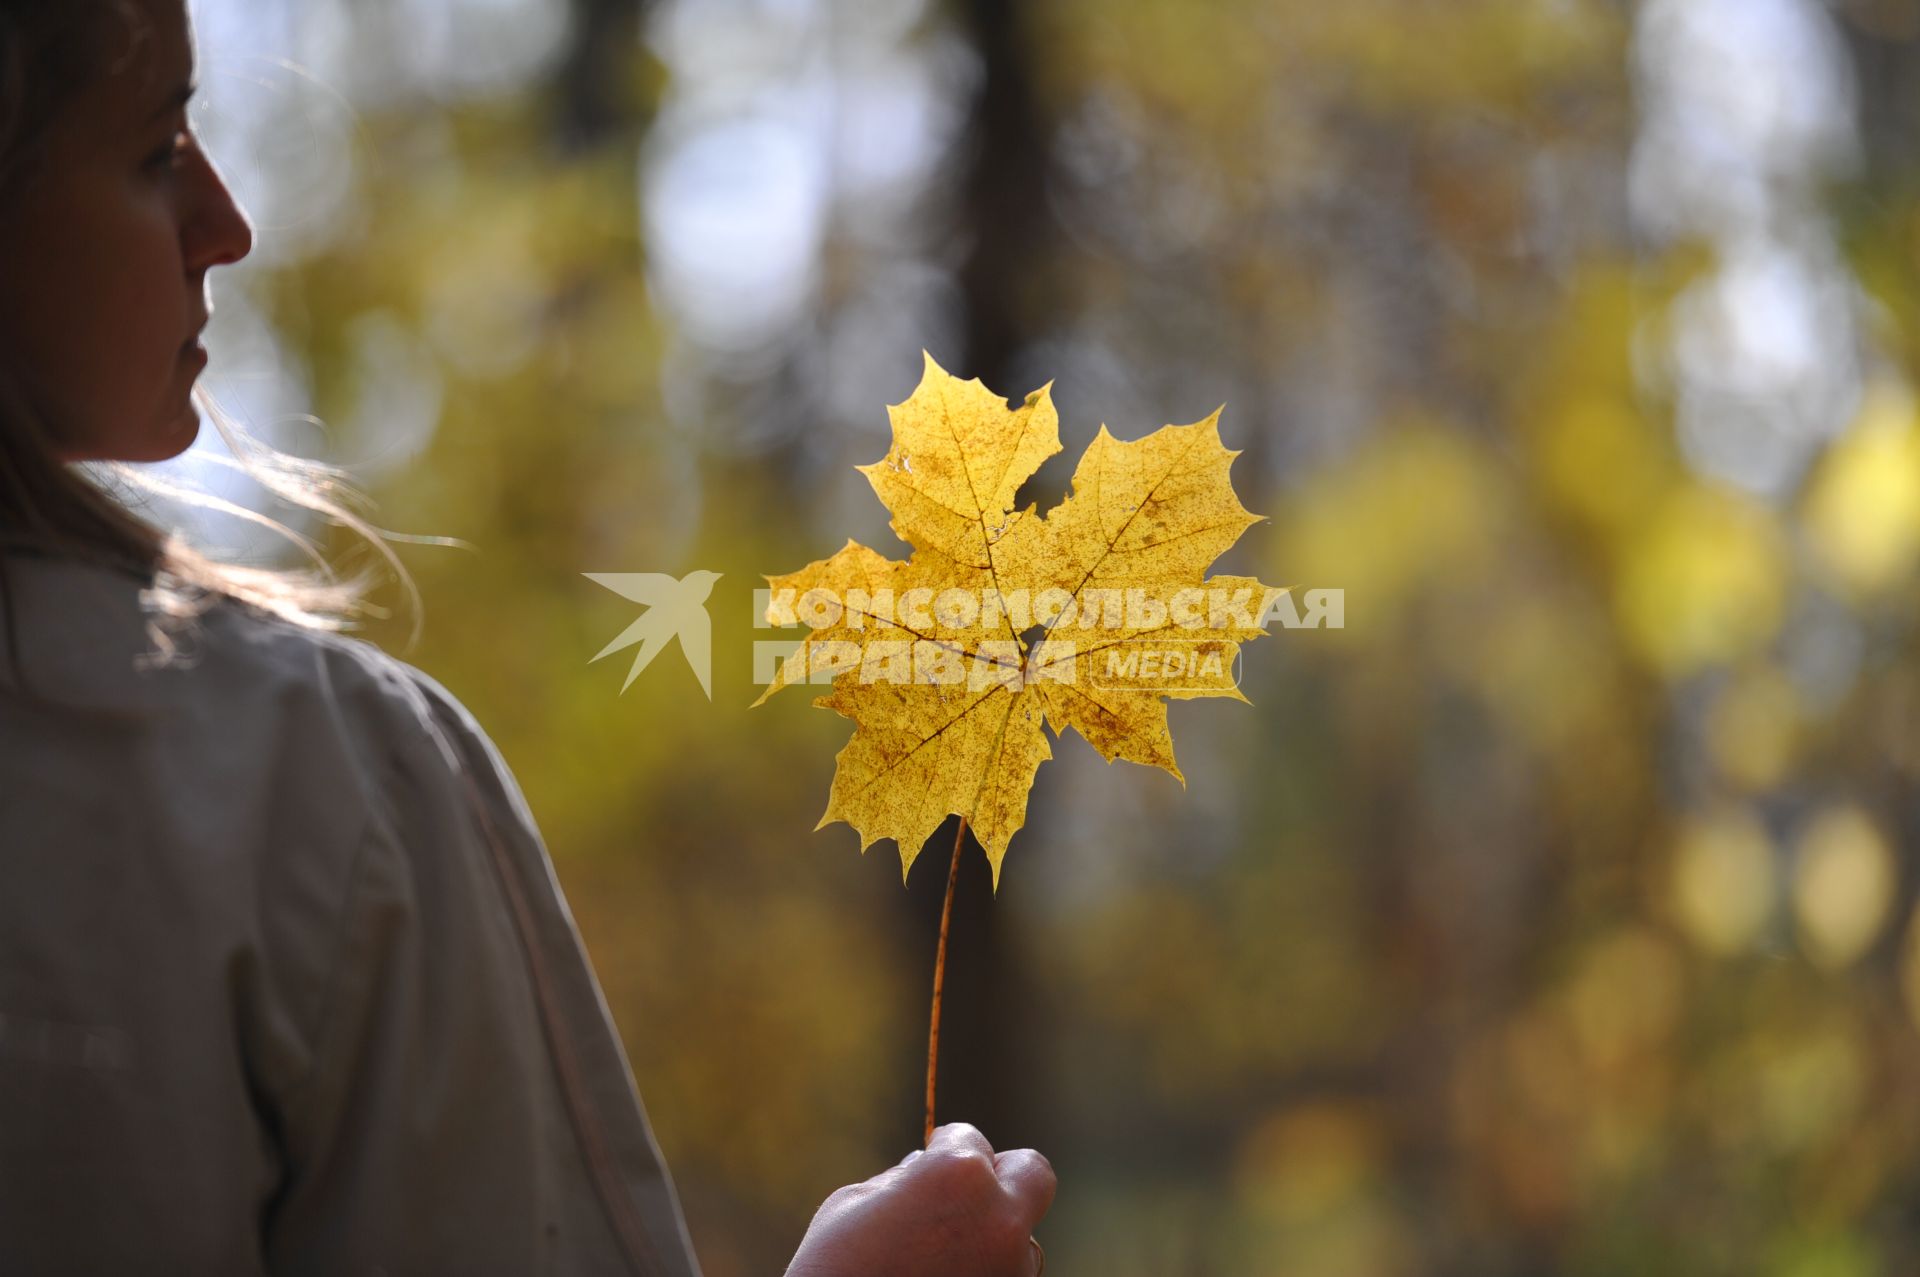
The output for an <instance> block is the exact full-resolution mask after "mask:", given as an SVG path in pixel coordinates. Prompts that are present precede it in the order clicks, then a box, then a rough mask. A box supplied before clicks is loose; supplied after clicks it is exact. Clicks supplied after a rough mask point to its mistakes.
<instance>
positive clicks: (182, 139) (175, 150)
mask: <svg viewBox="0 0 1920 1277" xmlns="http://www.w3.org/2000/svg"><path fill="white" fill-rule="evenodd" d="M191 140H192V139H191V138H190V137H189V136H188V135H187V133H186V131H185V130H184V129H183V130H181V131H180V132H178V133H175V134H174V135H173V136H172V137H171V138H169V139H168V140H167V144H166V145H165V146H163V147H161V148H160V149H159V150H157V151H155V152H154V153H153V154H152V155H149V156H148V157H147V165H148V167H150V168H162V167H165V166H168V165H171V164H172V163H173V162H174V161H175V160H177V159H179V158H180V154H181V152H183V151H185V150H186V149H187V143H188V142H189V141H191Z"/></svg>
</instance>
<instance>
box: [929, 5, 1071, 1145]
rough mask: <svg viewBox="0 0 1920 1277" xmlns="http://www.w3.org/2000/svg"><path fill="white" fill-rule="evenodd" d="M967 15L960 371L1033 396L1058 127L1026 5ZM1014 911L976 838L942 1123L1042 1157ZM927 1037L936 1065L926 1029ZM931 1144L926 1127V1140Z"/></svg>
mask: <svg viewBox="0 0 1920 1277" xmlns="http://www.w3.org/2000/svg"><path fill="white" fill-rule="evenodd" d="M958 13H959V17H960V18H961V21H962V23H963V25H964V27H965V30H966V32H967V34H968V35H969V36H970V38H971V39H972V41H973V45H974V49H975V52H976V54H977V55H978V57H979V59H980V69H981V80H980V90H979V94H978V96H977V97H976V98H975V100H974V103H973V107H972V117H971V120H970V123H969V128H968V131H967V136H966V140H965V143H964V145H965V147H966V150H965V152H964V154H963V156H962V157H961V164H962V171H963V173H964V175H965V176H964V178H963V185H962V187H961V190H960V192H959V219H958V222H957V224H956V225H955V226H954V228H953V231H954V234H955V235H956V236H957V238H958V239H959V242H960V244H961V246H962V247H963V249H964V257H963V258H962V262H961V266H960V270H959V279H960V287H961V295H962V304H963V307H964V312H965V313H964V319H963V329H962V341H963V351H962V354H961V358H960V360H959V361H958V363H957V366H954V367H952V368H950V371H952V372H953V373H954V374H955V375H956V376H959V377H963V378H969V377H978V378H980V380H981V381H982V382H983V383H984V384H985V385H987V386H988V387H990V388H991V389H993V390H994V391H996V392H999V393H1001V394H1005V395H1008V396H1011V397H1014V398H1022V397H1024V395H1025V394H1026V392H1027V391H1028V390H1030V389H1032V387H1030V386H1025V385H1016V384H1015V380H1016V378H1017V377H1019V376H1020V375H1021V373H1020V371H1019V367H1018V361H1019V357H1020V355H1021V353H1022V352H1023V351H1024V350H1025V349H1026V348H1027V346H1028V345H1029V344H1030V343H1031V342H1032V341H1033V340H1034V339H1035V338H1036V337H1038V336H1040V335H1041V334H1042V332H1043V331H1044V330H1045V328H1046V327H1047V325H1048V323H1049V321H1050V320H1051V319H1052V318H1053V317H1054V316H1053V315H1052V313H1051V312H1050V311H1049V309H1048V305H1047V300H1046V298H1047V293H1046V290H1045V287H1044V277H1043V271H1042V267H1043V266H1044V264H1045V263H1046V261H1047V260H1048V258H1049V255H1050V254H1049V247H1048V244H1049V240H1050V239H1051V237H1052V228H1053V224H1052V219H1051V218H1050V217H1049V215H1048V214H1047V211H1046V208H1047V205H1046V198H1045V181H1046V172H1047V139H1048V137H1049V136H1050V132H1051V130H1050V128H1049V122H1048V121H1047V120H1046V119H1045V118H1043V112H1042V110H1041V107H1040V105H1039V102H1038V100H1037V96H1036V94H1035V92H1034V85H1033V58H1032V50H1031V48H1030V47H1029V44H1028V41H1027V37H1026V32H1025V30H1024V28H1023V25H1022V23H1021V21H1020V14H1019V11H1018V9H1017V6H1016V5H1015V4H1014V3H1013V2H1012V0H967V2H966V3H964V4H962V5H961V6H960V8H959V11H958ZM1023 499H1024V498H1023ZM1044 775H1045V773H1044V772H1043V773H1042V776H1043V777H1044ZM1045 788H1046V782H1045V780H1044V779H1042V780H1041V782H1040V785H1039V788H1038V790H1036V795H1035V799H1034V801H1033V802H1032V803H1031V805H1030V806H1029V808H1028V812H1027V824H1026V827H1025V828H1024V829H1023V830H1022V831H1021V832H1020V834H1019V835H1018V837H1016V839H1015V840H1014V846H1013V848H1012V849H1011V850H1010V852H1009V854H1008V859H1007V866H1010V867H1008V868H1007V869H1006V872H1004V873H1003V874H1002V879H1001V885H1002V886H1003V887H1005V888H1006V889H1007V890H1008V891H1009V893H1018V892H1020V891H1021V890H1023V889H1024V887H1025V885H1026V883H1028V882H1030V881H1031V878H1029V877H1027V876H1025V875H1023V873H1022V870H1023V868H1026V867H1029V866H1030V865H1031V863H1032V860H1033V859H1034V858H1036V857H1038V856H1041V855H1044V854H1045V848H1046V844H1047V842H1048V840H1049V838H1050V837H1051V836H1052V834H1051V832H1050V831H1049V830H1048V829H1047V828H1046V827H1045V826H1046V823H1047V822H1046V821H1045V820H1044V819H1043V816H1042V813H1043V812H1044V811H1045V810H1046V807H1045V800H1044V797H1043V796H1042V791H1044V789H1045ZM956 824H957V821H954V820H948V821H947V822H946V823H945V824H944V825H943V826H942V827H941V829H940V831H939V832H937V833H936V834H935V835H934V836H933V838H931V839H930V840H929V841H928V843H927V846H926V849H925V850H924V851H923V852H922V853H921V856H920V860H919V861H916V862H915V867H914V872H913V874H912V875H911V880H910V882H909V883H908V890H909V893H910V895H911V897H912V900H913V906H912V908H911V909H910V910H909V911H908V912H907V914H906V916H907V917H908V918H910V920H911V925H912V927H913V935H912V937H911V939H910V943H911V944H913V945H914V946H916V951H917V953H918V954H919V955H921V956H920V957H918V958H916V961H917V962H918V963H919V965H920V967H921V969H922V970H923V971H924V972H925V976H926V985H925V987H926V988H927V989H928V990H929V991H931V988H932V972H933V946H934V943H935V939H936V937H937V936H938V935H939V929H940V909H941V904H942V902H943V900H944V898H945V895H946V886H947V869H948V865H949V864H950V863H951V857H952V851H953V834H954V826H955V825H956ZM921 861H926V862H931V863H928V864H922V863H921ZM1007 907H1008V905H1007V900H1006V898H1004V897H1002V898H999V899H996V898H995V897H994V895H993V888H992V875H991V872H990V870H989V867H988V864H987V859H986V856H985V855H984V854H983V853H982V852H981V850H980V848H979V845H978V844H977V843H976V842H975V840H974V837H973V834H972V832H971V831H969V832H968V834H967V847H966V849H965V851H964V852H963V854H962V858H961V866H960V880H959V882H958V884H957V885H956V888H955V893H954V904H953V920H952V928H951V931H950V933H949V935H948V939H947V971H946V987H945V993H944V997H943V1010H942V1014H941V1026H940V1046H941V1050H940V1056H941V1059H940V1073H939V1096H938V1100H937V1105H936V1110H937V1111H936V1120H937V1121H939V1122H942V1123H945V1122H951V1121H965V1122H971V1123H973V1124H974V1125H975V1126H978V1127H979V1128H980V1129H981V1130H982V1131H983V1132H984V1133H985V1134H986V1137H987V1138H988V1139H989V1140H991V1141H992V1142H993V1144H994V1147H995V1148H1010V1147H1019V1146H1029V1145H1030V1146H1042V1145H1044V1144H1045V1143H1046V1138H1045V1132H1044V1131H1043V1130H1042V1129H1041V1124H1040V1121H1039V1118H1038V1116H1037V1114H1036V1112H1035V1106H1034V1104H1033V1100H1034V1086H1035V1078H1036V1077H1037V1073H1038V1068H1037V1060H1038V1058H1039V1053H1038V1052H1037V1051H1034V1050H1033V1049H1031V1048H1030V1047H1029V1046H1027V1045H1026V1044H1027V1043H1030V1042H1032V1041H1033V1039H1034V1031H1035V1029H1036V1028H1037V1024H1036V1020H1037V1016H1036V1014H1035V1008H1034V1005H1033V999H1032V997H1031V995H1030V992H1029V989H1030V984H1029V976H1030V973H1029V967H1030V964H1031V963H1033V962H1036V961H1039V960H1040V959H1039V955H1037V954H1035V953H1029V952H1024V951H1023V950H1024V949H1025V947H1026V946H1023V945H1022V944H1020V942H1019V941H1020V938H1019V936H1018V935H1017V933H1016V932H1015V931H1014V929H1013V928H1012V926H1011V925H1010V916H1011V915H1009V914H1008V913H1007V912H1006V910H1007ZM919 1029H920V1032H921V1043H922V1047H921V1052H922V1058H924V1054H925V1036H924V1034H925V1029H926V1025H925V1023H924V1022H922V1023H921V1024H920V1026H919ZM919 1134H920V1132H919V1130H918V1128H917V1126H916V1129H915V1131H914V1137H915V1140H916V1142H917V1140H918V1136H919Z"/></svg>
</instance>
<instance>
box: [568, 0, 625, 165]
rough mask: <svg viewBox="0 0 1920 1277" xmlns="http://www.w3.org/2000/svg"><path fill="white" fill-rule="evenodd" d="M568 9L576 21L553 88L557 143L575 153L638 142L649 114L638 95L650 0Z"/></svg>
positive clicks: (585, 1)
mask: <svg viewBox="0 0 1920 1277" xmlns="http://www.w3.org/2000/svg"><path fill="white" fill-rule="evenodd" d="M568 7H569V9H570V10H571V12H572V15H573V17H572V22H571V25H570V28H569V35H568V38H567V48H566V53H565V55H564V56H563V57H562V58H561V60H560V63H559V66H558V68H557V70H556V71H555V74H554V85H553V89H554V104H553V112H554V114H553V131H554V140H555V142H556V144H557V145H558V146H559V148H560V150H561V151H562V152H563V153H569V154H572V153H578V152H580V151H585V150H590V149H593V148H595V147H598V146H600V145H603V144H605V143H608V142H614V141H633V142H637V141H638V140H639V137H640V134H641V133H643V132H644V131H645V126H646V117H647V115H648V114H649V112H648V110H647V108H646V104H645V103H644V102H643V100H642V97H641V95H640V93H639V92H637V85H638V81H639V78H640V77H639V76H638V74H637V72H638V70H639V67H640V65H641V59H642V57H643V53H642V46H641V43H640V35H641V31H642V29H643V24H644V22H645V19H646V11H647V9H648V3H647V0H569V6H568ZM636 158H637V157H636Z"/></svg>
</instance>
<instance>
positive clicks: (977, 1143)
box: [927, 1122, 993, 1161]
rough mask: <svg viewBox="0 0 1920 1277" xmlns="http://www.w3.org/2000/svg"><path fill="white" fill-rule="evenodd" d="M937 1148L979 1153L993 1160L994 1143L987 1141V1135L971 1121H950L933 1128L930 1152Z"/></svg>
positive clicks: (928, 1142) (928, 1143)
mask: <svg viewBox="0 0 1920 1277" xmlns="http://www.w3.org/2000/svg"><path fill="white" fill-rule="evenodd" d="M936 1150H950V1151H954V1152H968V1153H978V1154H980V1156H982V1157H984V1158H986V1159H987V1160H988V1161H992V1160H993V1145H991V1144H989V1143H987V1137H986V1136H984V1135H982V1134H981V1133H980V1129H979V1128H978V1127H976V1126H974V1125H973V1124H972V1123H971V1122H948V1123H947V1124H946V1125H945V1126H936V1127H934V1128H933V1138H932V1139H930V1140H928V1141H927V1151H928V1152H929V1153H932V1152H935V1151H936Z"/></svg>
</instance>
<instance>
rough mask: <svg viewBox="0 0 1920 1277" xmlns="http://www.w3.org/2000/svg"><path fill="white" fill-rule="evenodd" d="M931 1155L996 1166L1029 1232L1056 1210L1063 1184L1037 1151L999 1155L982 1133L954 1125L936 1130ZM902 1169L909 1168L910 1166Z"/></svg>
mask: <svg viewBox="0 0 1920 1277" xmlns="http://www.w3.org/2000/svg"><path fill="white" fill-rule="evenodd" d="M927 1152H928V1153H935V1152H965V1153H974V1154H978V1155H980V1156H982V1157H984V1158H985V1159H986V1160H987V1161H988V1162H989V1164H991V1165H992V1167H993V1173H994V1177H995V1178H996V1179H998V1180H999V1181H1000V1185H1001V1187H1002V1188H1003V1189H1004V1190H1005V1192H1006V1193H1007V1195H1008V1196H1009V1197H1011V1198H1012V1199H1013V1201H1014V1203H1015V1205H1016V1208H1017V1209H1018V1210H1019V1212H1020V1215H1021V1217H1022V1218H1023V1219H1024V1220H1026V1221H1027V1227H1028V1228H1029V1229H1031V1228H1032V1227H1033V1225H1035V1224H1037V1223H1039V1222H1040V1219H1041V1217H1042V1216H1044V1215H1045V1214H1046V1213H1047V1211H1048V1210H1049V1209H1050V1208H1051V1207H1052V1206H1053V1197H1054V1193H1055V1192H1056V1191H1057V1190H1058V1188H1059V1180H1058V1179H1057V1178H1056V1177H1055V1176H1054V1173H1053V1164H1052V1163H1051V1162H1049V1161H1047V1159H1046V1158H1045V1157H1043V1156H1041V1155H1040V1154H1039V1153H1037V1152H1035V1151H1034V1150H1033V1149H1030V1148H1016V1149H1009V1150H1008V1151H1007V1152H1004V1153H995V1152H994V1151H993V1145H991V1144H989V1143H988V1142H987V1137H986V1136H985V1135H982V1134H981V1133H980V1131H979V1128H977V1127H975V1126H973V1125H972V1124H971V1123H968V1122H950V1123H948V1124H947V1125H945V1126H941V1127H936V1128H935V1130H934V1132H933V1139H932V1140H931V1141H929V1143H928V1144H927ZM912 1160H913V1154H911V1153H909V1154H908V1155H907V1161H908V1162H910V1161H912ZM901 1165H902V1166H904V1165H906V1162H902V1163H901Z"/></svg>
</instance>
